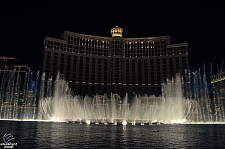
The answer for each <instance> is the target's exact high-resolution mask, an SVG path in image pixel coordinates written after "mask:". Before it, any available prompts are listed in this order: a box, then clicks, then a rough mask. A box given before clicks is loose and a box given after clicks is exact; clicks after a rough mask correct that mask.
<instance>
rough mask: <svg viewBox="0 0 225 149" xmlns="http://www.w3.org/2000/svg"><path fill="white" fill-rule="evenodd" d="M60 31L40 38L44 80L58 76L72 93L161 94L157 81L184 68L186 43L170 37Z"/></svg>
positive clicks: (162, 80)
mask: <svg viewBox="0 0 225 149" xmlns="http://www.w3.org/2000/svg"><path fill="white" fill-rule="evenodd" d="M122 33H123V29H122V28H119V27H118V26H116V27H114V28H112V29H111V34H112V37H100V36H93V35H85V34H79V33H74V32H70V31H64V33H63V36H62V39H56V38H51V37H45V39H44V51H43V67H42V71H43V72H44V73H45V80H48V79H53V80H54V79H55V78H56V75H57V73H58V72H59V73H60V74H62V76H61V77H63V78H64V79H66V80H67V81H68V82H69V84H70V86H71V88H72V90H73V91H74V93H75V94H81V95H86V94H97V93H98V94H103V93H107V94H110V93H117V94H120V95H124V94H125V93H126V92H127V93H128V94H133V93H135V94H140V95H143V94H148V95H150V94H155V95H157V96H158V95H160V94H161V83H162V82H164V81H166V79H167V78H171V77H174V76H175V74H176V73H177V72H179V73H180V74H181V75H183V74H184V72H185V70H189V65H188V51H187V47H188V44H187V43H179V44H171V41H170V36H159V37H144V38H123V37H122Z"/></svg>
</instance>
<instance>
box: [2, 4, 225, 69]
mask: <svg viewBox="0 0 225 149" xmlns="http://www.w3.org/2000/svg"><path fill="white" fill-rule="evenodd" d="M224 8H225V7H224V5H223V3H222V2H221V3H216V2H214V1H211V3H208V2H205V1H189V0H188V1H183V0H180V1H170V0H167V1H161V0H157V2H151V1H150V0H148V1H141V0H139V1H137V2H131V1H123V2H121V1H103V2H101V1H85V0H84V1H83V0H82V1H77V0H71V1H69V0H61V1H59V0H54V1H53V0H51V1H47V0H46V1H38V0H29V1H11V2H7V4H6V3H5V2H4V3H2V4H1V6H0V11H1V12H0V48H1V49H0V56H16V57H18V58H19V59H20V64H25V65H27V66H29V67H30V68H31V69H32V70H35V71H36V70H38V69H41V66H42V64H41V63H42V52H43V40H44V37H45V36H49V37H54V38H60V36H61V34H62V33H63V31H64V30H68V31H72V32H77V33H82V34H88V35H98V36H107V37H110V36H111V34H110V29H111V28H112V27H114V26H115V25H118V26H119V27H121V28H123V30H124V32H123V37H130V38H132V37H134V38H135V37H151V36H164V35H170V37H171V42H172V43H174V44H176V43H186V42H187V43H188V51H189V64H190V69H191V70H195V69H198V68H199V67H201V66H202V65H203V64H204V63H205V64H206V67H208V66H209V64H210V62H212V63H213V64H214V65H215V66H216V64H217V63H219V64H220V63H221V60H222V59H223V58H225V46H224V43H225V42H224V41H225V36H224V35H225V9H224Z"/></svg>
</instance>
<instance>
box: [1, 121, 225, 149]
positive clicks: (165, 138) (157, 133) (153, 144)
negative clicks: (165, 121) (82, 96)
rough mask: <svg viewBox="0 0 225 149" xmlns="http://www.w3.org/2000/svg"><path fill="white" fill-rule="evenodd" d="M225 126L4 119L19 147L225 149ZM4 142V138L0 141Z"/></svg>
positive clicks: (4, 126)
mask: <svg viewBox="0 0 225 149" xmlns="http://www.w3.org/2000/svg"><path fill="white" fill-rule="evenodd" d="M224 130H225V125H209V124H208V125H207V124H202V125H152V126H149V125H144V126H141V125H140V124H136V125H135V126H132V125H126V126H122V125H117V126H115V125H101V124H99V125H94V124H92V125H86V124H82V125H80V124H78V123H76V124H74V123H53V122H21V121H0V138H1V137H2V136H3V135H4V134H5V133H11V134H12V135H13V136H14V138H15V140H13V142H16V143H17V144H18V145H17V147H18V148H23V149H24V148H106V147H107V148H134V147H137V148H138V147H139V148H143V147H148V148H225V143H224V140H225V131H224ZM0 143H3V140H0Z"/></svg>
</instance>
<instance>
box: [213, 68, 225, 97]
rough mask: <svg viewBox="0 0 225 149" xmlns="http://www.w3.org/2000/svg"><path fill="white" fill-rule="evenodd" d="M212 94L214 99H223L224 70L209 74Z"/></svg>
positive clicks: (224, 93)
mask: <svg viewBox="0 0 225 149" xmlns="http://www.w3.org/2000/svg"><path fill="white" fill-rule="evenodd" d="M211 84H212V87H213V94H214V96H215V98H216V99H219V98H221V99H225V71H223V72H220V73H218V74H216V75H213V76H211Z"/></svg>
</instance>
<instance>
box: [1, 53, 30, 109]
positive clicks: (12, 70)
mask: <svg viewBox="0 0 225 149" xmlns="http://www.w3.org/2000/svg"><path fill="white" fill-rule="evenodd" d="M18 62H19V60H18V58H16V57H9V56H0V90H1V91H0V99H1V103H0V104H3V103H6V104H8V103H10V104H13V103H12V101H13V102H14V103H18V104H19V105H22V104H23V103H25V102H26V94H27V92H28V86H27V83H28V75H29V73H30V68H29V67H28V66H26V65H19V64H18Z"/></svg>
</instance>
